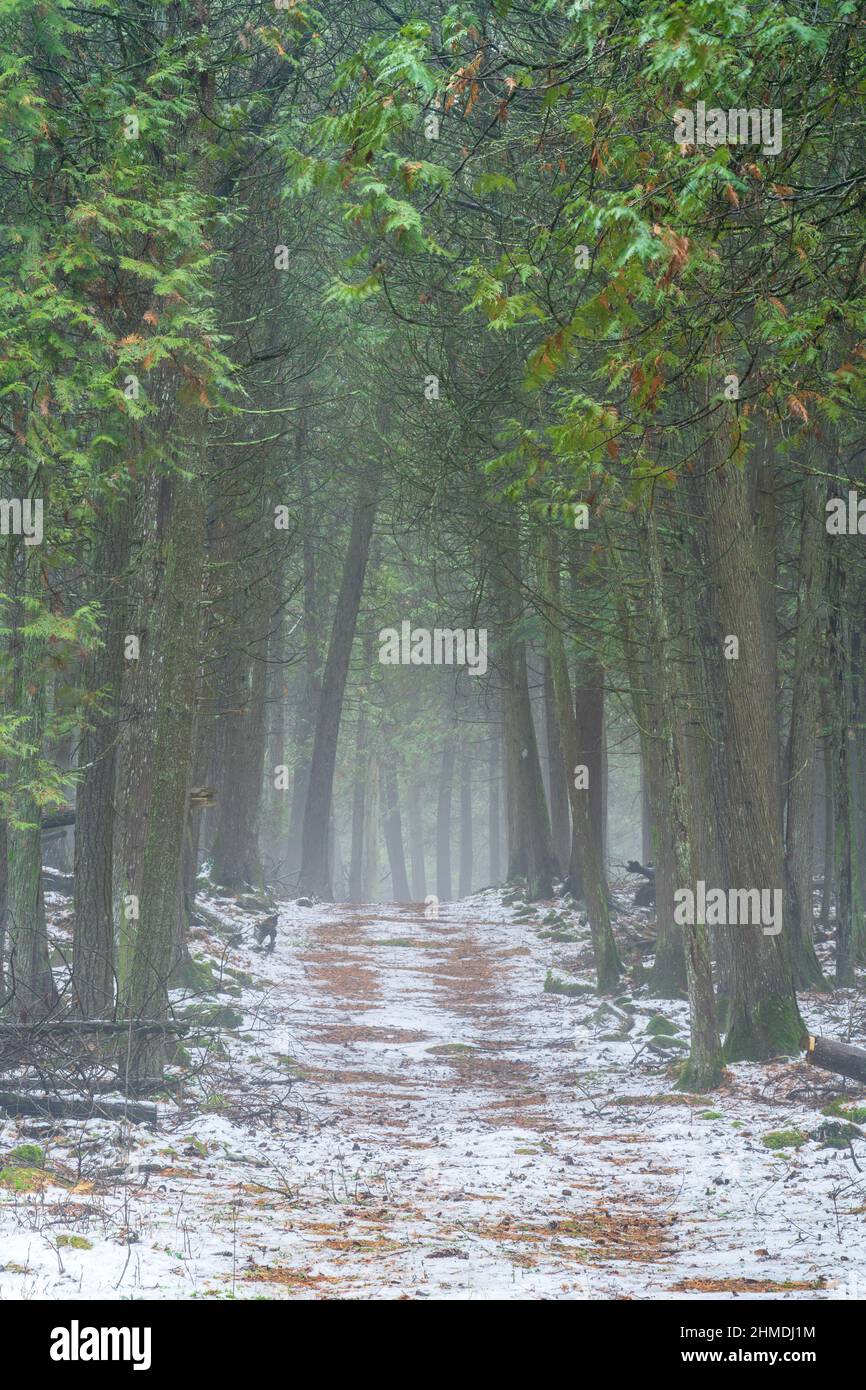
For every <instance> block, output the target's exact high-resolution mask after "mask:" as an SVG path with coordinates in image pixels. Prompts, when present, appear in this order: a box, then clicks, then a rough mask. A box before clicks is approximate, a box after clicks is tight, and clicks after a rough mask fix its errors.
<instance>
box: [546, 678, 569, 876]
mask: <svg viewBox="0 0 866 1390" xmlns="http://www.w3.org/2000/svg"><path fill="white" fill-rule="evenodd" d="M544 742H545V753H546V756H547V783H548V787H549V789H550V791H549V798H548V799H549V804H550V833H551V836H552V839H553V852H554V854H555V855H556V861H557V865H558V867H559V872H560V873H561V874H562V875H563V877H564V876H565V875H566V874H567V873H568V864H569V860H570V858H571V824H570V821H569V810H568V779H567V769H566V768H565V767H564V766H563V762H562V741H561V739H560V736H559V728H558V726H557V722H556V702H555V699H554V694H553V677H552V676H551V674H550V657H549V656H545V658H544Z"/></svg>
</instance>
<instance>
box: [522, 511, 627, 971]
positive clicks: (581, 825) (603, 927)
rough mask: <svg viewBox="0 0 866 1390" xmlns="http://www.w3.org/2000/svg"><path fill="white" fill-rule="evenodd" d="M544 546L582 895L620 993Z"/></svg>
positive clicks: (554, 572)
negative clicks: (580, 781) (579, 773)
mask: <svg viewBox="0 0 866 1390" xmlns="http://www.w3.org/2000/svg"><path fill="white" fill-rule="evenodd" d="M542 546H543V553H542V565H541V573H542V576H543V586H544V587H543V593H544V603H545V614H546V617H547V619H548V621H547V623H546V627H545V631H546V638H547V650H548V654H549V656H550V670H551V676H552V678H553V691H554V699H555V701H556V714H557V725H558V728H559V736H560V739H561V740H562V753H561V756H562V759H563V761H564V763H565V766H566V767H567V768H568V770H569V773H570V774H571V775H570V776H569V779H568V787H569V795H570V797H571V823H572V827H573V834H574V842H575V846H576V851H577V855H578V859H579V863H580V873H581V879H582V881H583V891H584V895H585V897H586V910H587V915H588V917H589V927H590V932H591V935H592V945H593V951H594V954H595V970H596V979H597V986H598V990H599V993H609V992H611V991H613V990H615V989H616V987H617V982H618V980H619V977H620V975H621V973H622V964H621V962H620V959H619V952H618V951H617V948H616V942H615V940H614V936H613V931H612V929H611V925H610V906H609V896H608V890H607V881H606V878H605V873H604V864H603V862H602V859H601V856H600V854H599V837H598V832H597V828H594V827H593V826H592V823H591V812H590V806H589V796H588V790H589V789H588V788H587V787H585V786H579V785H577V778H576V776H575V773H576V770H577V767H578V765H579V763H580V757H579V746H578V731H577V725H576V721H575V719H574V715H573V712H572V711H573V705H572V699H571V685H570V681H569V676H568V662H567V660H566V656H565V645H564V643H563V640H562V633H561V631H560V628H559V625H558V621H557V618H558V613H559V608H560V603H559V562H558V560H557V556H556V547H555V543H554V540H553V538H552V537H551V536H549V535H547V536H545V537H544V539H543V541H542Z"/></svg>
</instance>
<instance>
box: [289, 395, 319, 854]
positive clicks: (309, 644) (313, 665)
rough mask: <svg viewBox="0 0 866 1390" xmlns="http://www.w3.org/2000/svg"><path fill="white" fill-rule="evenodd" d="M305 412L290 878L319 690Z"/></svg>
mask: <svg viewBox="0 0 866 1390" xmlns="http://www.w3.org/2000/svg"><path fill="white" fill-rule="evenodd" d="M306 446H307V412H306V409H303V408H302V409H301V411H300V413H299V417H298V428H297V432H296V435H295V460H296V464H297V467H298V474H299V478H300V489H301V527H302V539H301V545H302V559H303V572H304V614H303V621H304V675H303V683H302V687H301V695H300V700H299V703H298V708H297V715H296V719H295V733H294V739H293V748H294V760H295V766H294V773H293V776H292V804H291V812H290V817H289V846H288V859H287V872H288V875H289V877H290V879H295V878H297V876H298V873H299V871H300V867H301V835H302V828H303V823H304V808H305V806H306V804H307V788H308V787H309V783H310V758H311V753H312V742H313V735H314V732H315V728H316V714H317V711H318V707H319V699H320V696H321V693H322V674H321V646H322V639H321V633H320V623H319V585H318V583H317V575H316V511H315V508H314V506H313V501H312V498H311V495H310V478H309V467H310V465H309V463H308V461H307V459H306Z"/></svg>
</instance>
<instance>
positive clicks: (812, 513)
mask: <svg viewBox="0 0 866 1390" xmlns="http://www.w3.org/2000/svg"><path fill="white" fill-rule="evenodd" d="M823 515H824V513H823V508H822V506H821V499H820V496H819V492H818V482H817V479H811V478H810V479H809V480H808V482H807V483H806V486H805V488H804V490H803V515H802V521H801V526H800V575H799V584H798V603H797V627H796V633H797V635H796V639H795V646H794V677H793V690H792V693H791V723H790V728H789V732H788V750H787V757H786V762H785V770H786V779H787V788H786V790H787V803H788V804H787V815H786V817H785V883H786V888H787V894H786V901H785V918H786V921H787V925H788V931H789V933H790V941H791V956H792V961H793V966H794V980H795V984H797V985H798V986H799V987H800V988H801V989H823V988H825V987H826V981H825V979H824V972H823V970H822V969H821V966H820V963H819V961H818V957H817V956H816V955H815V946H814V942H813V927H812V860H813V842H812V835H813V827H814V812H813V806H814V780H815V778H814V757H815V725H816V721H817V715H818V666H819V646H820V638H819V630H818V612H819V606H820V603H821V601H822V599H823V594H824V563H823V561H824V555H825V553H826V546H825V543H824V535H823V529H824V528H823V524H822V523H823Z"/></svg>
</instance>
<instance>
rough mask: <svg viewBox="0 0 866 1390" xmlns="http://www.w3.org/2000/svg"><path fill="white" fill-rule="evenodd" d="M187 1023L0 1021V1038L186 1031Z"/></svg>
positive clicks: (150, 1021) (146, 1021)
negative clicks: (25, 1022) (39, 1034)
mask: <svg viewBox="0 0 866 1390" xmlns="http://www.w3.org/2000/svg"><path fill="white" fill-rule="evenodd" d="M190 1027H191V1025H190V1024H189V1023H167V1022H166V1023H160V1022H159V1021H158V1020H156V1021H154V1020H151V1019H146V1018H145V1019H127V1021H126V1022H124V1021H123V1019H121V1020H120V1021H119V1022H113V1021H111V1020H109V1019H105V1018H90V1019H79V1018H62V1019H57V1020H56V1021H55V1022H54V1023H52V1022H50V1021H48V1020H46V1022H44V1023H28V1024H23V1023H0V1038H3V1037H13V1036H14V1037H21V1036H23V1035H24V1034H28V1033H30V1034H32V1033H120V1034H125V1033H145V1034H146V1033H188V1032H189V1030H190Z"/></svg>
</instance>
